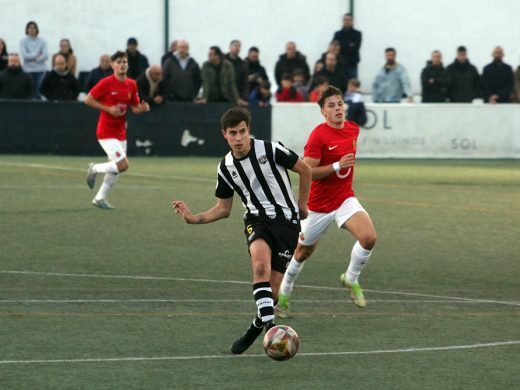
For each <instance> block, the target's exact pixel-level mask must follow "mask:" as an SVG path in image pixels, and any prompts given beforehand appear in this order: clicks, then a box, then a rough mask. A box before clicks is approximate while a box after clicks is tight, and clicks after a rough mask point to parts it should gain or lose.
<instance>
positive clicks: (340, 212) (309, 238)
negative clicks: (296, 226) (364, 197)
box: [298, 197, 366, 246]
mask: <svg viewBox="0 0 520 390" xmlns="http://www.w3.org/2000/svg"><path fill="white" fill-rule="evenodd" d="M359 211H362V212H364V213H366V210H365V209H364V208H363V206H361V203H359V201H358V200H357V198H355V197H351V198H348V199H347V200H345V201H344V202H343V203H342V204H341V206H339V207H338V208H337V209H336V210H334V211H331V212H330V213H316V212H314V211H309V216H308V217H307V218H306V219H304V220H303V221H302V222H301V225H302V234H303V240H302V239H301V235H300V240H298V242H299V243H300V244H302V245H305V246H310V245H313V244H315V243H316V241H318V240H319V239H320V237H321V236H322V235H323V234H325V233H326V232H327V229H328V227H329V225H330V224H331V223H332V221H334V220H335V221H336V224H337V225H338V227H339V228H340V229H344V228H345V227H344V225H345V222H347V221H348V220H349V218H350V217H352V216H353V215H354V214H356V213H357V212H359Z"/></svg>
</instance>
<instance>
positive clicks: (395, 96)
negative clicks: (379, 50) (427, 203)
mask: <svg viewBox="0 0 520 390" xmlns="http://www.w3.org/2000/svg"><path fill="white" fill-rule="evenodd" d="M385 57H386V63H385V65H384V66H383V68H382V69H381V70H380V71H379V73H378V74H377V75H376V79H375V80H374V84H373V85H372V94H373V100H374V102H375V103H400V102H401V99H402V98H403V97H404V96H406V97H407V100H408V102H409V103H412V102H413V96H412V87H411V85H410V78H409V77H408V73H407V72H406V69H405V67H404V66H402V65H401V64H398V63H397V62H395V57H396V52H395V49H394V48H391V47H389V48H387V49H386V50H385Z"/></svg>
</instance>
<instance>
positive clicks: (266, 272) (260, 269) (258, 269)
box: [253, 262, 271, 280]
mask: <svg viewBox="0 0 520 390" xmlns="http://www.w3.org/2000/svg"><path fill="white" fill-rule="evenodd" d="M270 271H271V269H270V267H268V266H267V265H266V264H264V263H263V262H256V263H255V264H254V265H253V273H254V278H255V280H260V279H261V280H268V279H269V276H270V273H271V272H270Z"/></svg>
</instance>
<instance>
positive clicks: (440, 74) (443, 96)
mask: <svg viewBox="0 0 520 390" xmlns="http://www.w3.org/2000/svg"><path fill="white" fill-rule="evenodd" d="M449 84H450V76H449V73H448V71H447V70H446V69H445V68H444V66H443V65H442V64H440V65H433V64H432V62H431V61H428V62H426V67H425V68H424V69H423V70H422V72H421V85H422V102H423V103H446V100H447V98H448V87H449Z"/></svg>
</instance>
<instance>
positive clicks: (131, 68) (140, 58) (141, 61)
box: [126, 50, 150, 80]
mask: <svg viewBox="0 0 520 390" xmlns="http://www.w3.org/2000/svg"><path fill="white" fill-rule="evenodd" d="M126 54H127V55H128V77H130V78H131V79H134V80H136V79H137V78H138V77H139V75H140V74H141V73H143V72H144V71H145V70H146V69H147V68H148V67H149V66H150V64H149V63H148V58H146V56H145V55H144V54H141V53H140V52H139V50H137V51H136V53H135V54H133V55H132V53H130V52H129V51H128V50H127V51H126Z"/></svg>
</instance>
